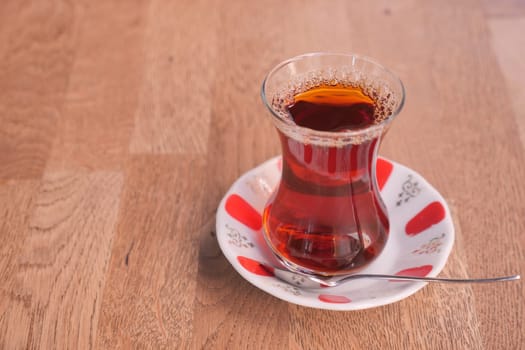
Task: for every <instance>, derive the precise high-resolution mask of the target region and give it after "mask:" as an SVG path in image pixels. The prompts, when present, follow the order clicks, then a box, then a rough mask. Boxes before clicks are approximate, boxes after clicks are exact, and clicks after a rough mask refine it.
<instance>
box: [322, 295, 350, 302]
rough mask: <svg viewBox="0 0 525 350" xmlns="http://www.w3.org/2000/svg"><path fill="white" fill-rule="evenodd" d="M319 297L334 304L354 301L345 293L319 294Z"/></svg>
mask: <svg viewBox="0 0 525 350" xmlns="http://www.w3.org/2000/svg"><path fill="white" fill-rule="evenodd" d="M318 298H319V300H321V301H324V302H325V303H332V304H347V303H350V302H351V301H352V300H350V299H348V298H347V297H345V296H343V295H332V294H319V296H318Z"/></svg>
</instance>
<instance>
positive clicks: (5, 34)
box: [0, 0, 525, 350]
mask: <svg viewBox="0 0 525 350" xmlns="http://www.w3.org/2000/svg"><path fill="white" fill-rule="evenodd" d="M524 14H525V7H524V6H523V1H521V0H505V1H485V0H483V1H475V0H462V1H453V0H447V1H440V2H429V1H426V2H425V1H415V0H396V1H384V0H375V1H368V2H349V1H343V0H334V1H331V2H330V4H327V3H326V2H323V1H309V2H304V1H299V0H291V1H286V2H283V1H276V0H265V1H256V2H249V1H235V0H234V1H229V2H225V1H220V0H214V1H203V0H193V1H189V0H184V1H175V2H170V1H162V0H132V1H106V2H100V3H99V2H91V1H84V0H81V1H76V2H68V1H63V0H53V1H48V2H29V1H14V0H6V1H2V2H1V3H0V218H1V219H2V220H0V241H1V242H2V243H1V244H0V349H26V348H31V349H48V348H79V349H108V348H111V349H113V348H118V349H120V348H124V349H129V348H132V349H135V348H137V349H139V348H140V349H142V348H152V349H173V348H175V349H246V348H250V349H251V348H254V349H287V348H289V349H349V348H350V349H354V348H355V349H359V348H365V349H368V348H373V349H382V348H385V349H487V350H488V349H490V350H492V349H521V348H524V347H525V323H524V321H523V320H524V318H525V310H524V309H525V303H523V296H524V295H525V292H524V287H523V283H522V282H517V283H512V284H505V285H501V284H498V285H468V286H449V285H428V286H426V287H425V288H424V289H422V290H421V291H419V292H418V293H416V294H415V295H413V296H411V297H410V298H407V299H404V300H402V301H400V302H397V303H394V304H391V305H387V306H383V307H379V308H373V309H368V310H361V311H356V312H334V311H323V310H316V309H310V308H305V307H300V306H296V305H291V304H288V303H286V302H284V301H281V300H279V299H277V298H275V297H273V296H271V295H269V294H266V293H264V292H262V291H260V290H259V289H257V288H255V287H254V286H252V285H251V284H250V283H248V282H247V281H245V280H244V279H243V278H242V277H241V276H240V275H239V274H238V273H237V272H236V271H235V270H234V269H233V268H232V267H231V265H230V264H229V263H228V262H227V260H226V259H225V257H224V256H223V254H222V252H221V251H220V249H219V247H218V244H217V240H216V237H215V214H216V210H217V206H218V204H219V201H220V200H221V198H222V197H223V195H224V193H225V192H226V191H227V190H228V188H229V187H230V186H231V184H232V183H233V182H234V181H235V179H236V178H238V177H239V176H240V175H241V174H242V173H244V172H245V171H247V170H249V169H251V168H252V167H254V166H256V165H257V164H259V163H261V162H263V161H264V160H266V159H268V158H270V157H272V156H274V155H277V154H278V153H279V151H280V149H279V147H280V146H279V143H278V139H277V137H276V133H275V131H274V130H273V126H272V125H271V122H270V118H269V116H268V114H267V113H268V112H267V111H266V110H265V108H264V106H263V105H262V103H261V101H260V96H259V91H260V86H261V82H262V80H263V79H264V76H265V74H266V73H267V72H268V71H269V70H270V69H271V68H272V67H273V66H274V65H275V64H277V63H278V62H280V61H282V60H284V59H286V58H289V57H291V56H293V55H296V54H300V53H304V52H311V51H338V52H356V53H360V54H364V55H368V56H371V57H374V58H375V59H377V60H378V61H380V62H382V63H383V64H385V65H386V66H387V67H389V68H390V69H391V70H393V71H394V72H395V73H396V74H398V75H399V76H400V77H401V79H402V80H403V82H404V84H405V87H406V91H407V99H406V105H405V108H404V109H403V111H402V113H401V114H400V115H399V117H398V118H397V119H396V120H395V121H394V123H393V126H392V128H391V130H390V131H389V133H388V135H387V137H386V139H385V142H384V143H383V145H382V148H381V153H382V155H384V156H386V157H389V158H391V159H393V160H396V161H398V162H400V163H402V164H405V165H408V166H409V167H411V168H412V169H414V170H416V171H418V172H419V173H421V174H422V175H423V176H424V177H425V178H426V179H427V180H428V181H429V182H430V183H431V184H433V185H434V186H435V187H436V188H437V189H438V190H439V191H440V193H442V194H443V195H444V197H445V198H446V200H447V202H448V203H449V205H450V208H451V211H452V213H453V221H454V225H455V229H456V241H455V245H454V248H453V251H452V254H451V256H450V258H449V260H448V263H447V265H446V267H445V269H444V270H443V271H442V273H441V275H443V276H450V277H452V276H457V277H474V276H491V275H501V274H511V273H522V274H523V272H524V271H525V235H523V232H524V231H525V222H523V217H525V186H523V185H522V180H523V178H524V177H525V156H524V155H523V154H524V147H525V141H524V140H525V136H524V135H525V132H524V130H525V129H524V127H525V124H524V120H525V118H524V116H523V105H522V102H523V86H524V84H523V83H524V78H523V77H525V67H524V66H523V64H522V59H521V57H523V54H524V52H523V49H522V47H525V45H522V44H520V43H521V42H522V41H523V40H522V38H521V37H522V35H521V33H522V32H523V27H524V26H523V23H524V19H525V15H524Z"/></svg>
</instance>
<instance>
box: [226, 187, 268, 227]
mask: <svg viewBox="0 0 525 350" xmlns="http://www.w3.org/2000/svg"><path fill="white" fill-rule="evenodd" d="M225 209H226V212H227V213H228V214H230V215H231V216H232V217H233V218H234V219H236V220H238V221H240V222H241V223H243V224H244V225H246V226H248V227H249V228H251V229H253V230H256V231H257V230H260V229H261V227H262V217H261V214H259V213H258V212H257V210H255V209H254V208H253V207H252V206H251V205H250V204H249V203H248V202H246V200H244V198H242V197H241V196H239V195H237V194H232V195H230V196H229V197H228V198H227V199H226V204H225Z"/></svg>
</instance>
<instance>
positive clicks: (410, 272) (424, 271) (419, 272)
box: [396, 265, 433, 277]
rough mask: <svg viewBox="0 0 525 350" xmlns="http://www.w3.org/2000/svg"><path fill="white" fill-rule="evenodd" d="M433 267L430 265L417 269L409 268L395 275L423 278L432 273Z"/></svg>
mask: <svg viewBox="0 0 525 350" xmlns="http://www.w3.org/2000/svg"><path fill="white" fill-rule="evenodd" d="M432 269H433V266H432V265H422V266H418V267H411V268H408V269H404V270H401V271H398V272H396V275H399V276H415V277H425V276H426V275H428V274H429V273H430V271H432Z"/></svg>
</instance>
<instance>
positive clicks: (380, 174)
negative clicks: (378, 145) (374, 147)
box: [376, 158, 394, 190]
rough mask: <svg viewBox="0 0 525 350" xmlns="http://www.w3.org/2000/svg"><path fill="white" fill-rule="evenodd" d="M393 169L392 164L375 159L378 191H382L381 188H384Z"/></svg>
mask: <svg viewBox="0 0 525 350" xmlns="http://www.w3.org/2000/svg"><path fill="white" fill-rule="evenodd" d="M393 169H394V165H393V164H392V163H390V162H389V161H387V160H384V159H382V158H377V163H376V179H377V185H378V186H379V190H382V189H383V186H385V184H386V182H387V181H388V178H389V177H390V174H392V170H393Z"/></svg>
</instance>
